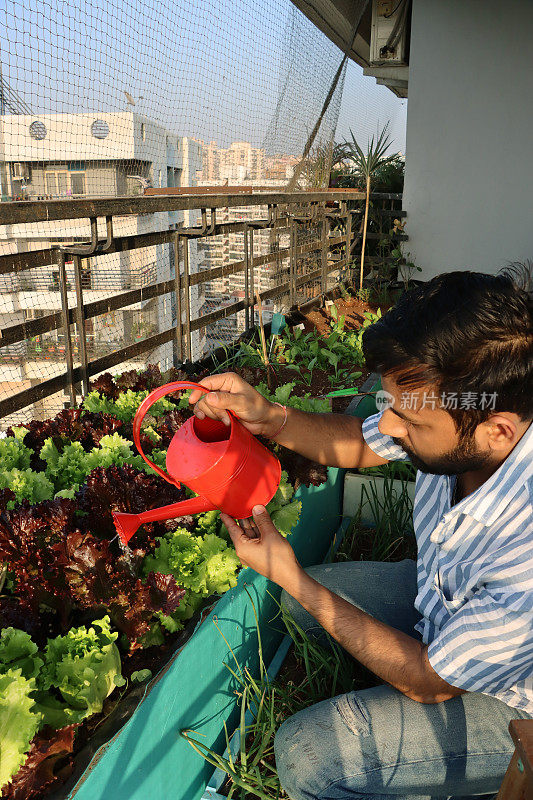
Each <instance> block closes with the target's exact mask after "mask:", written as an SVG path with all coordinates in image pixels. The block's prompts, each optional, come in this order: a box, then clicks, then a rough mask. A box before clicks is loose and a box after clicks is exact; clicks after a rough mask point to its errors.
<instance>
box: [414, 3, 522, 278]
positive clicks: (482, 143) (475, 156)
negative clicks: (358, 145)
mask: <svg viewBox="0 0 533 800" xmlns="http://www.w3.org/2000/svg"><path fill="white" fill-rule="evenodd" d="M532 39H533V2H531V0H506V2H505V3H504V2H501V0H468V2H465V0H445V2H444V0H414V4H413V25H412V39H411V57H410V74H409V106H408V112H407V147H406V178H405V191H404V208H405V210H406V211H407V213H408V218H407V221H408V224H407V226H406V231H407V232H408V233H409V237H410V241H408V242H406V243H405V245H406V250H407V251H409V252H410V253H411V256H412V258H413V260H414V261H415V263H416V264H417V265H418V266H420V267H422V268H423V272H422V273H421V274H420V277H422V278H424V279H425V278H430V277H432V276H433V275H435V274H438V273H440V272H446V271H449V270H451V269H457V268H459V269H461V268H465V269H468V268H471V269H474V270H476V271H481V272H492V273H494V272H496V271H497V270H498V269H499V268H500V267H501V266H504V265H505V264H506V263H507V262H508V261H515V260H520V261H522V260H524V259H526V258H528V257H529V258H532V257H533V224H532V197H533V147H532V145H533V99H532V78H533V45H532ZM417 277H419V276H418V275H417Z"/></svg>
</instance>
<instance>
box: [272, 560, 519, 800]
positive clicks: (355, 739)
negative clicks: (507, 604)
mask: <svg viewBox="0 0 533 800" xmlns="http://www.w3.org/2000/svg"><path fill="white" fill-rule="evenodd" d="M307 572H308V573H309V574H310V575H312V576H313V577H314V578H315V579H316V580H317V581H319V582H320V583H321V584H323V585H324V586H327V587H328V588H329V589H331V590H332V591H333V592H335V593H336V594H338V595H340V596H341V597H344V598H345V599H346V600H348V601H349V602H350V603H353V604H354V605H356V606H358V607H359V608H361V609H363V610H364V611H366V612H367V613H369V614H371V615H372V616H373V617H375V618H376V619H379V620H381V621H382V622H385V623H387V624H388V625H391V626H393V627H394V628H397V629H399V630H402V631H405V633H408V634H410V635H411V636H416V637H418V634H417V633H416V632H415V631H414V630H413V626H414V625H415V623H416V622H417V621H418V619H419V614H418V612H417V611H416V610H415V608H414V599H415V596H416V566H415V562H414V561H410V560H405V561H401V562H399V563H394V564H385V563H378V562H369V561H366V562H365V561H361V562H352V563H338V564H320V565H318V566H315V567H310V568H309V569H308V570H307ZM282 601H283V602H284V604H285V605H286V606H287V607H288V609H289V611H290V612H291V614H292V616H293V617H294V619H295V620H296V622H297V623H298V624H299V625H300V626H301V627H302V628H303V629H304V630H305V631H307V633H308V634H309V635H312V636H314V637H316V638H317V639H318V640H319V641H322V642H325V641H326V637H325V635H324V630H323V628H322V627H321V626H320V625H319V624H318V622H317V621H316V620H315V619H314V618H313V617H312V616H311V615H310V614H308V613H307V611H305V610H304V609H303V608H302V606H301V605H300V604H299V603H297V602H296V600H294V598H292V597H290V595H288V594H287V593H286V592H283V593H282ZM418 638H419V637H418ZM529 716H530V715H528V714H526V713H525V712H523V711H519V710H518V709H514V708H511V707H510V706H507V705H505V704H504V703H502V702H501V701H500V700H497V699H495V698H493V697H489V696H488V695H484V694H480V693H467V694H463V695H461V696H460V697H454V698H453V699H451V700H447V701H445V702H444V703H436V704H432V705H429V704H428V705H426V704H422V703H417V702H416V701H415V700H410V699H409V698H408V697H406V696H405V695H403V694H402V693H401V692H399V691H397V690H396V689H394V688H392V687H391V686H377V687H375V688H372V689H364V690H362V691H357V692H349V693H348V694H343V695H339V696H338V697H334V698H332V699H330V700H323V701H322V702H321V703H317V704H316V705H314V706H310V707H309V708H306V709H304V710H303V711H299V712H298V713H297V714H295V715H294V716H293V717H290V718H289V719H287V720H286V721H285V722H284V723H283V724H282V725H281V727H280V728H279V730H278V732H277V734H276V738H275V741H274V749H275V754H276V765H277V770H278V774H279V779H280V781H281V785H282V786H283V788H284V789H285V791H286V792H287V794H288V795H289V797H290V798H292V800H348V798H368V797H372V798H378V799H381V798H389V799H390V797H391V796H392V797H396V798H398V797H402V798H409V797H412V796H413V797H414V796H416V797H417V798H418V800H420V797H424V798H435V797H437V798H445V797H449V796H454V797H469V796H472V795H484V794H487V795H489V796H490V795H492V794H494V793H496V792H497V791H498V788H499V786H500V783H501V781H502V779H503V776H504V774H505V771H506V769H507V765H508V764H509V760H510V758H511V755H512V753H513V750H514V746H513V743H512V741H511V737H510V735H509V733H508V730H507V728H508V725H509V722H510V720H512V719H523V718H526V717H529Z"/></svg>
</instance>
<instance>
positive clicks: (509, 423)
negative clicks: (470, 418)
mask: <svg viewBox="0 0 533 800" xmlns="http://www.w3.org/2000/svg"><path fill="white" fill-rule="evenodd" d="M480 427H481V428H482V430H483V434H484V436H485V437H486V441H487V444H488V445H489V447H491V448H492V449H493V450H506V449H508V448H509V446H510V445H511V446H514V445H515V444H516V441H517V439H518V437H519V430H518V429H519V425H518V417H517V415H516V414H507V413H505V412H502V413H499V414H491V416H490V417H489V418H488V419H487V420H485V422H482V423H481V425H480Z"/></svg>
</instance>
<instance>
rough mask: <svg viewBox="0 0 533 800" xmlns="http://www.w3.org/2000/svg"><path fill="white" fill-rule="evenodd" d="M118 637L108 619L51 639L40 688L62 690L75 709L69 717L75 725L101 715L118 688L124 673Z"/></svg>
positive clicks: (46, 652) (67, 702) (68, 703)
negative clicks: (115, 679) (93, 715)
mask: <svg viewBox="0 0 533 800" xmlns="http://www.w3.org/2000/svg"><path fill="white" fill-rule="evenodd" d="M117 636H118V634H117V633H112V632H111V629H110V619H109V617H108V616H105V617H103V618H102V619H99V620H95V621H94V622H93V624H92V625H91V627H90V628H86V627H85V626H81V627H79V628H71V630H69V631H68V633H67V634H65V636H57V637H56V638H55V639H49V640H48V644H47V646H46V650H45V653H44V657H45V661H44V666H43V668H42V670H41V672H40V675H39V677H38V679H37V680H38V686H39V689H40V690H41V691H43V690H44V691H47V690H49V689H50V688H51V687H55V688H57V689H58V690H59V692H60V694H61V696H62V697H63V700H64V701H65V703H66V704H67V706H69V710H70V709H72V710H73V711H72V712H71V713H70V714H68V716H69V717H70V721H71V722H79V721H81V720H82V719H84V718H85V717H89V716H90V715H91V714H97V713H98V712H100V711H101V710H102V708H103V704H104V700H105V699H106V697H107V696H108V695H109V694H111V692H112V691H113V689H114V688H115V682H114V678H115V676H116V675H120V674H121V663H120V653H119V651H118V647H117V646H116V644H115V640H116V638H117ZM50 716H51V715H50ZM45 721H46V722H49V719H46V718H45Z"/></svg>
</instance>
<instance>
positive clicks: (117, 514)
mask: <svg viewBox="0 0 533 800" xmlns="http://www.w3.org/2000/svg"><path fill="white" fill-rule="evenodd" d="M215 508H216V507H215V506H214V505H213V503H210V502H209V500H206V498H205V497H191V498H190V499H189V500H182V501H181V502H180V503H172V504H171V505H169V506H162V507H161V508H153V509H152V510H151V511H144V512H143V513H142V514H126V513H124V512H122V511H114V512H113V521H114V523H115V528H116V529H117V533H118V537H119V539H120V540H121V542H122V543H123V544H127V543H128V542H129V540H130V539H131V537H132V536H133V534H134V533H135V531H136V530H137V529H138V528H140V526H141V525H144V523H145V522H159V521H161V520H167V519H176V518H177V517H186V516H187V515H188V514H203V513H204V511H214V510H215Z"/></svg>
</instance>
